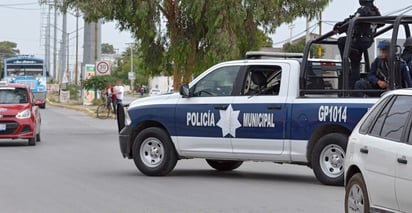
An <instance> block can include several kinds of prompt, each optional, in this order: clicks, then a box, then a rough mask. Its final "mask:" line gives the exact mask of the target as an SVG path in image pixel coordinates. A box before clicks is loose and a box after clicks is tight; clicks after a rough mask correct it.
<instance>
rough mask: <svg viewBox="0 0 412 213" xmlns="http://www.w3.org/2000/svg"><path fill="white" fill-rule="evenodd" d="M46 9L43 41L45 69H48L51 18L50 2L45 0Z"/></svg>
mask: <svg viewBox="0 0 412 213" xmlns="http://www.w3.org/2000/svg"><path fill="white" fill-rule="evenodd" d="M47 6H48V7H49V8H48V11H47V26H46V27H47V29H46V43H45V61H46V67H47V70H49V69H50V19H51V17H50V16H51V7H52V5H51V2H50V1H48V2H47Z"/></svg>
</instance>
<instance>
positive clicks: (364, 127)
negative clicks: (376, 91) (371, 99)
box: [359, 97, 389, 134]
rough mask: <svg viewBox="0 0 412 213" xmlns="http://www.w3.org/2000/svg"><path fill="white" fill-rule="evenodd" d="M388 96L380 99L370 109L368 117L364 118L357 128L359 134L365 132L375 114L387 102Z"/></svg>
mask: <svg viewBox="0 0 412 213" xmlns="http://www.w3.org/2000/svg"><path fill="white" fill-rule="evenodd" d="M388 99H389V97H387V98H385V99H384V100H382V101H380V102H379V103H378V104H377V105H376V107H375V108H373V109H372V111H371V112H370V113H369V114H368V117H367V118H366V119H365V121H364V122H363V123H362V125H361V126H360V128H359V133H361V134H367V133H368V130H369V127H370V126H371V124H372V122H373V121H374V120H375V118H376V115H377V114H378V113H379V112H380V111H381V110H382V108H383V107H384V106H386V104H387V103H388Z"/></svg>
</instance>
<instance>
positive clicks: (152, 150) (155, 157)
mask: <svg viewBox="0 0 412 213" xmlns="http://www.w3.org/2000/svg"><path fill="white" fill-rule="evenodd" d="M163 157H164V148H163V144H162V142H161V141H160V140H159V139H157V138H147V139H146V140H144V141H143V143H142V145H141V146H140V158H141V159H142V161H143V163H144V164H145V165H146V166H147V167H156V166H159V165H160V164H161V163H162V161H163Z"/></svg>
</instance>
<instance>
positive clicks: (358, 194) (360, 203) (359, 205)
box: [347, 184, 365, 213]
mask: <svg viewBox="0 0 412 213" xmlns="http://www.w3.org/2000/svg"><path fill="white" fill-rule="evenodd" d="M364 199H365V197H364V196H363V191H362V188H361V187H360V186H359V185H358V184H354V185H352V187H351V188H350V190H349V196H348V201H347V202H348V203H347V205H348V212H353V213H355V212H359V213H363V212H364V208H365V200H364Z"/></svg>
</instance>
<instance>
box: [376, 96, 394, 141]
mask: <svg viewBox="0 0 412 213" xmlns="http://www.w3.org/2000/svg"><path fill="white" fill-rule="evenodd" d="M394 100H395V98H393V99H392V100H391V101H390V102H389V103H388V104H387V105H386V106H385V108H383V110H382V111H381V112H380V114H377V115H376V116H377V118H376V121H375V123H374V124H373V127H372V129H371V132H370V134H371V135H373V136H376V137H380V135H381V131H382V126H383V123H384V122H385V118H386V115H387V114H388V111H389V109H390V108H391V106H392V104H393V102H394Z"/></svg>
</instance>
